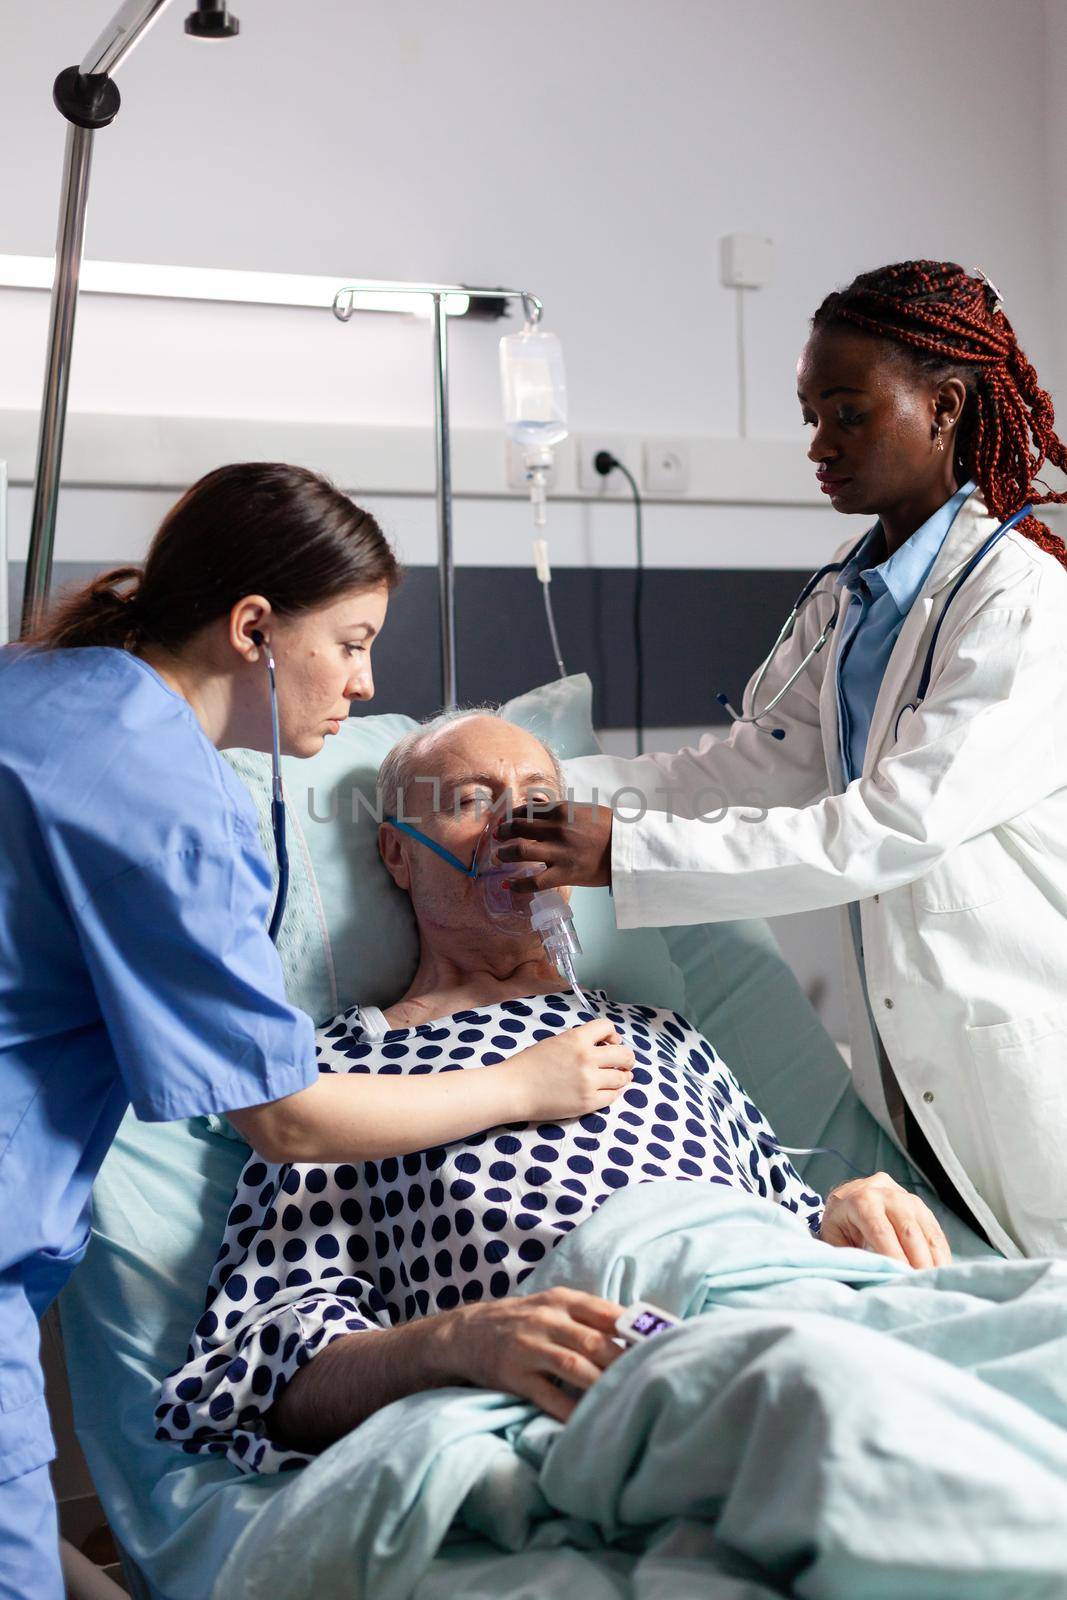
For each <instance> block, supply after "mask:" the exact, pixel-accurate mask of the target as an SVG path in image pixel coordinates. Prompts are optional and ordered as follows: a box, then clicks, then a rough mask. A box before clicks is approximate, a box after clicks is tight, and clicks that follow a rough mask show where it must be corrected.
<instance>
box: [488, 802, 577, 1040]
mask: <svg viewBox="0 0 1067 1600" xmlns="http://www.w3.org/2000/svg"><path fill="white" fill-rule="evenodd" d="M496 823H497V818H496V817H495V816H491V817H490V818H489V820H488V822H487V823H486V825H485V828H484V829H483V831H482V835H481V838H480V839H479V841H478V847H477V849H476V850H475V852H474V860H473V862H472V863H471V876H472V877H473V878H474V880H475V881H476V883H477V884H478V887H479V890H480V892H481V896H482V903H483V905H484V906H485V909H486V911H487V913H488V915H489V918H490V921H491V922H492V923H493V924H494V926H495V927H498V928H500V930H501V931H502V932H504V931H506V932H509V933H525V932H526V931H527V929H530V928H532V929H533V931H534V932H535V933H536V934H537V937H538V938H539V939H540V941H541V944H542V946H543V947H544V952H545V955H546V956H547V957H548V959H549V961H551V963H552V965H553V966H554V967H555V968H556V969H557V971H558V972H560V973H561V974H562V975H563V977H564V978H566V980H567V983H568V984H569V986H570V988H571V990H572V991H573V993H574V994H575V996H576V997H577V998H578V999H579V1000H580V1001H581V1003H582V1005H583V1006H589V1005H590V1004H591V1002H590V1001H589V999H588V998H587V996H586V995H585V994H584V993H583V991H582V989H581V987H580V986H579V983H578V978H577V975H576V973H575V969H574V962H575V958H576V957H578V956H580V955H581V953H582V946H581V944H580V942H579V939H578V934H577V932H576V931H575V927H574V919H573V917H572V915H571V908H570V906H569V904H568V903H567V900H566V899H565V898H564V896H563V895H561V894H560V892H559V890H558V889H537V890H535V891H534V892H533V893H532V894H515V893H514V892H513V890H512V889H511V887H510V886H511V884H512V883H514V882H516V881H517V880H519V879H522V878H536V877H537V875H538V874H539V873H541V872H544V870H545V867H546V865H547V863H546V862H544V861H521V862H502V861H500V860H499V858H498V854H497V851H498V841H497V839H496V838H495V837H494V832H493V830H494V829H495V827H496ZM594 1009H595V1008H594Z"/></svg>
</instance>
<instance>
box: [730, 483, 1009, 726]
mask: <svg viewBox="0 0 1067 1600" xmlns="http://www.w3.org/2000/svg"><path fill="white" fill-rule="evenodd" d="M1032 510H1033V507H1032V506H1030V505H1025V506H1023V507H1022V509H1021V510H1019V511H1016V513H1015V515H1014V516H1012V517H1009V518H1008V519H1007V521H1005V522H1002V523H1001V525H1000V527H999V528H996V529H994V531H993V532H992V533H991V534H990V535H989V537H988V539H986V540H985V542H984V543H983V544H982V546H981V548H980V549H979V550H977V551H976V552H975V553H974V555H973V556H971V557H970V558H969V560H968V561H967V563H966V564H965V566H964V568H963V571H962V572H961V573H960V575H959V577H958V578H957V579H956V582H955V583H954V584H953V586H952V590H951V593H950V594H949V597H948V599H947V600H946V601H945V604H944V606H943V607H942V610H941V615H940V616H939V617H938V619H937V624H936V626H935V628H934V631H933V635H932V637H931V639H930V643H929V645H928V646H927V650H926V658H925V660H924V662H923V669H922V672H921V674H920V677H919V684H918V688H917V690H916V694H915V699H914V700H912V701H909V702H908V703H907V704H906V705H903V706H901V708H900V710H899V711H898V712H897V716H896V722H895V724H894V735H893V736H894V738H896V736H897V730H899V727H900V719H901V717H902V716H903V715H904V713H905V711H912V712H914V711H917V710H918V709H919V706H920V705H921V704H922V702H923V700H924V699H925V697H926V692H927V690H928V689H929V687H930V678H931V675H932V672H933V663H934V652H935V650H936V648H937V641H938V638H939V636H940V633H941V628H942V625H943V624H944V621H945V617H946V615H947V613H948V610H949V607H950V606H951V605H952V602H953V600H955V598H956V596H957V594H958V593H959V591H960V589H961V588H962V587H963V585H964V583H965V582H966V580H967V579H968V578H969V577H970V575H971V573H972V572H973V571H974V569H975V567H976V566H978V564H979V562H980V561H982V560H983V559H984V557H985V556H987V555H988V554H989V552H990V550H992V548H993V546H994V545H995V544H997V543H998V541H999V540H1001V539H1003V537H1004V535H1005V534H1006V533H1008V532H1010V530H1011V529H1012V528H1014V527H1015V525H1016V523H1017V522H1021V521H1022V519H1023V518H1024V517H1027V516H1029V515H1030V513H1031V511H1032ZM866 538H867V534H866V533H863V534H861V535H860V537H859V538H858V539H857V541H856V543H855V544H854V545H853V546H852V548H851V550H850V551H849V552H848V554H847V555H846V556H845V558H844V560H843V561H829V562H827V563H826V565H825V566H823V567H820V568H819V569H818V571H817V572H813V573H812V575H811V577H810V578H809V579H808V581H807V583H805V585H804V587H803V588H802V589H801V591H800V593H799V594H798V595H797V598H796V600H795V601H794V602H793V609H792V611H791V612H790V613H789V615H788V617H787V618H786V620H785V623H784V625H783V627H782V629H781V631H780V633H779V634H778V637H777V639H776V640H775V641H774V644H773V645H772V646H771V649H770V653H769V654H768V655H767V657H766V659H765V660H764V662H763V664H762V665H761V666H760V668H759V670H758V672H757V673H756V677H755V680H754V682H753V685H752V695H751V699H750V704H753V705H754V704H755V700H756V696H757V695H758V694H759V691H760V686H761V685H762V683H763V680H764V678H765V677H766V675H767V673H768V672H769V670H770V668H771V665H772V663H773V661H774V658H775V656H776V655H777V654H778V651H779V650H780V649H781V647H782V645H783V644H784V643H785V641H786V640H787V639H788V638H789V636H790V635H791V633H792V631H793V628H794V626H795V625H796V620H797V617H798V616H799V614H800V610H801V608H802V607H803V606H804V605H806V604H807V602H808V600H810V599H811V597H812V595H813V594H814V593H815V590H816V589H817V588H818V586H819V584H820V583H822V581H823V580H824V578H828V577H830V576H832V575H834V574H837V573H840V572H843V571H844V570H845V568H846V567H847V566H848V564H849V562H850V561H851V560H852V559H853V557H854V556H855V555H856V554H857V552H858V551H859V549H860V546H861V545H862V544H863V542H864V540H865V539H866ZM837 617H838V611H837V608H836V607H835V609H834V612H833V614H832V615H831V617H830V619H829V621H828V622H827V623H826V626H825V627H824V628H823V630H822V632H821V633H820V634H819V637H818V639H817V640H816V641H815V643H814V645H813V646H812V647H811V649H810V650H808V651H807V652H806V653H805V655H804V658H803V660H802V661H801V662H800V665H799V666H798V667H796V668H795V670H794V671H793V672H791V673H790V675H789V677H788V678H787V679H786V681H785V683H784V684H783V685H782V687H781V688H780V689H779V690H778V692H777V693H776V694H775V695H774V696H772V698H771V699H770V700H769V701H768V702H767V704H766V705H765V706H764V707H763V708H762V710H760V711H758V712H756V713H755V714H754V715H752V716H745V715H741V714H740V713H738V712H735V711H734V710H733V707H732V706H731V705H730V703H729V701H728V700H727V698H726V696H725V695H724V694H720V695H717V696H716V699H717V700H718V702H719V704H720V705H721V706H725V707H726V709H727V710H728V711H729V712H730V713H731V715H732V717H733V720H734V721H735V722H750V723H751V724H752V725H753V726H754V727H759V726H760V724H761V723H762V721H763V719H764V718H765V717H767V716H769V715H770V713H771V712H772V711H773V710H774V709H775V707H776V706H777V705H778V704H779V703H780V701H781V700H782V697H783V696H784V695H786V694H788V692H789V690H790V689H791V688H792V687H793V685H794V683H796V681H797V679H798V678H799V677H800V675H801V673H802V672H804V670H805V669H806V668H807V666H808V664H809V663H810V662H811V661H812V660H813V659H814V657H815V656H817V655H818V653H819V651H820V650H821V649H822V648H823V646H824V645H825V644H826V641H827V640H828V639H829V637H830V635H831V633H832V632H833V630H834V627H835V625H836V623H837ZM761 731H762V732H766V733H769V734H770V736H771V737H772V738H774V739H784V738H785V730H784V729H783V728H767V729H761Z"/></svg>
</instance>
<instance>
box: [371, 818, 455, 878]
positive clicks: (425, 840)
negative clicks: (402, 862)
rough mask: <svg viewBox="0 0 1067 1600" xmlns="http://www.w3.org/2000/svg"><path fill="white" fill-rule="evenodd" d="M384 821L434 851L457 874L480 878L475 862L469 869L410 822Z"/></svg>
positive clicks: (391, 819)
mask: <svg viewBox="0 0 1067 1600" xmlns="http://www.w3.org/2000/svg"><path fill="white" fill-rule="evenodd" d="M382 820H383V821H384V822H388V823H390V824H391V825H392V826H393V827H394V828H399V829H400V832H401V833H406V834H407V835H408V838H409V839H417V840H418V841H419V843H420V844H424V845H426V847H427V849H429V850H432V851H433V853H434V855H435V856H440V857H441V860H442V861H447V862H448V864H449V866H450V867H455V869H456V871H457V872H462V874H463V876H464V877H465V878H476V877H477V876H478V874H477V872H476V870H475V867H474V862H473V861H472V862H471V864H470V866H469V867H468V866H465V865H464V863H463V862H462V861H461V860H460V859H459V857H458V856H454V855H453V854H452V852H451V850H446V849H445V847H444V845H443V844H438V843H437V840H436V839H431V838H429V837H428V836H427V835H426V834H425V833H422V832H420V830H419V829H418V828H413V827H412V826H411V824H410V822H398V821H397V819H396V818H395V817H384V818H383V819H382Z"/></svg>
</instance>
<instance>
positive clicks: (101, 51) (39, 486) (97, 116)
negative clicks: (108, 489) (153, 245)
mask: <svg viewBox="0 0 1067 1600" xmlns="http://www.w3.org/2000/svg"><path fill="white" fill-rule="evenodd" d="M170 4H171V0H126V4H125V5H123V6H122V7H120V9H119V10H118V12H117V13H116V14H115V16H114V18H113V19H112V21H111V22H110V23H109V24H108V26H107V27H106V28H105V29H104V31H103V33H102V34H101V35H100V37H99V38H98V39H97V40H96V41H95V43H94V44H93V46H92V48H91V49H90V50H89V52H88V54H87V55H86V57H85V59H84V60H83V61H82V63H81V65H80V66H78V67H67V68H65V69H64V71H62V72H61V73H60V74H59V76H58V78H57V79H56V81H55V84H54V86H53V89H52V98H53V100H54V101H55V104H56V108H57V110H58V111H60V112H61V113H62V115H63V116H64V117H66V119H67V122H68V124H69V126H68V128H67V143H66V151H65V154H64V157H63V187H62V192H61V195H60V202H59V227H58V230H57V234H56V267H55V277H54V279H53V283H52V308H51V314H50V317H49V323H48V347H47V357H46V361H45V375H44V396H43V399H42V401H41V420H40V426H39V431H38V435H37V463H36V469H35V473H34V491H33V511H32V513H31V519H30V550H29V560H28V562H27V567H26V586H25V589H24V591H23V596H22V632H23V634H25V633H26V632H27V631H28V630H29V629H30V628H32V627H33V624H34V622H35V621H36V619H37V617H38V615H39V613H40V611H41V609H42V607H43V606H44V603H45V601H46V599H47V597H48V586H49V582H50V579H51V573H52V551H53V547H54V545H55V536H56V506H57V502H58V498H59V473H60V466H61V463H62V459H63V432H64V428H65V426H66V419H67V391H68V389H69V387H70V360H71V348H72V346H73V343H74V313H75V311H76V309H77V305H78V278H79V275H80V273H81V262H82V247H83V242H84V238H85V208H86V204H87V202H88V199H89V170H90V166H91V164H92V156H93V138H94V135H95V134H96V132H97V130H98V129H99V128H106V127H108V126H109V125H110V124H111V123H112V122H114V120H115V118H116V116H117V115H118V111H119V106H120V104H121V101H120V97H119V91H118V87H117V85H116V84H115V82H114V80H113V78H112V76H111V74H112V73H114V72H116V71H117V70H118V68H119V67H120V66H121V65H122V63H123V61H125V59H126V57H127V56H128V55H129V54H130V51H131V50H132V49H133V48H134V46H135V45H136V44H137V43H138V42H139V41H140V40H141V39H143V38H144V36H145V34H146V33H147V32H148V30H149V28H150V27H151V26H152V24H153V23H155V22H157V21H158V20H159V18H160V17H161V16H162V14H163V12H164V11H165V10H166V9H167V7H168V6H169V5H170ZM185 27H186V32H187V33H191V34H194V35H199V36H200V37H202V38H232V36H233V35H234V34H235V33H236V32H237V30H238V22H237V19H236V17H232V16H230V14H229V12H228V11H227V9H226V7H225V5H220V4H215V3H206V0H205V3H198V4H197V8H196V10H195V12H193V13H192V14H191V15H190V16H189V18H188V20H187V22H186V24H185Z"/></svg>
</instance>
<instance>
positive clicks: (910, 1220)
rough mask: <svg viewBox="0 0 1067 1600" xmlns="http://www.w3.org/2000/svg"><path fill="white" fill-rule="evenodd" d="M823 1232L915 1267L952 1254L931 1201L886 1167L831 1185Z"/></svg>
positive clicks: (942, 1262)
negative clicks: (903, 1185)
mask: <svg viewBox="0 0 1067 1600" xmlns="http://www.w3.org/2000/svg"><path fill="white" fill-rule="evenodd" d="M819 1238H820V1239H824V1240H825V1241H826V1243H827V1244H836V1245H855V1246H858V1247H859V1248H860V1249H866V1250H874V1251H876V1252H877V1254H878V1255H880V1256H892V1257H893V1259H894V1261H906V1262H908V1263H909V1265H910V1266H913V1267H943V1266H946V1265H947V1263H948V1262H949V1261H951V1260H952V1252H951V1250H950V1249H949V1246H948V1240H947V1239H946V1238H945V1235H944V1234H943V1233H942V1231H941V1227H940V1224H939V1223H938V1220H937V1218H936V1217H935V1216H934V1214H933V1212H932V1211H931V1210H930V1207H929V1206H927V1205H924V1204H923V1202H922V1201H921V1200H920V1199H919V1197H918V1195H914V1194H911V1193H910V1192H909V1191H908V1190H907V1189H903V1188H901V1186H900V1184H899V1183H897V1182H895V1181H894V1179H892V1178H891V1177H890V1176H889V1174H888V1173H886V1172H876V1173H875V1174H874V1176H873V1177H871V1178H854V1179H853V1180H852V1182H851V1183H842V1184H839V1185H838V1187H837V1188H836V1189H832V1190H831V1191H830V1193H829V1195H828V1196H827V1199H826V1209H825V1211H824V1212H823V1219H822V1227H821V1228H820V1229H819Z"/></svg>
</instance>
